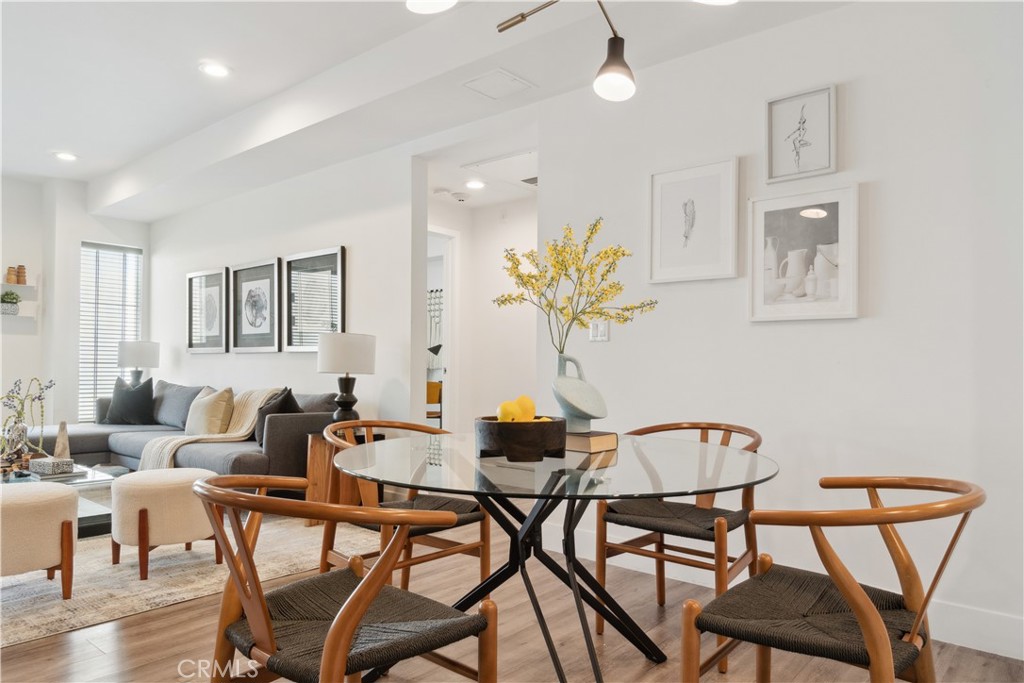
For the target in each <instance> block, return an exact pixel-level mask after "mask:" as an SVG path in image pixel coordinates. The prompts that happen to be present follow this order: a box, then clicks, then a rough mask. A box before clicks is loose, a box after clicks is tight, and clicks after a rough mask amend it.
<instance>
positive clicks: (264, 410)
mask: <svg viewBox="0 0 1024 683" xmlns="http://www.w3.org/2000/svg"><path fill="white" fill-rule="evenodd" d="M301 412H303V411H302V408H300V407H299V403H298V401H296V400H295V397H294V396H292V390H291V389H289V388H288V387H285V388H284V389H282V390H281V392H280V393H278V394H277V395H276V396H274V397H273V398H271V399H270V400H269V401H267V402H266V403H264V404H263V405H262V406H260V409H259V412H258V413H257V415H256V445H258V446H262V445H263V430H264V428H265V426H266V421H267V415H279V414H282V413H301Z"/></svg>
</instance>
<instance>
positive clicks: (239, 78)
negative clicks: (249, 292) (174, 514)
mask: <svg viewBox="0 0 1024 683" xmlns="http://www.w3.org/2000/svg"><path fill="white" fill-rule="evenodd" d="M533 6H534V4H533V3H530V2H527V3H522V2H517V3H510V2H461V3H459V5H458V6H456V8H455V9H453V10H450V11H448V12H445V13H443V14H439V15H433V16H421V15H414V14H412V13H410V12H408V11H407V10H406V9H405V7H404V3H402V2H362V3H355V2H314V3H303V2H289V3H264V2H225V3H207V2H202V3H193V2H165V3H150V2H139V3H132V2H119V3H92V2H67V3H65V2H62V3H31V2H29V3H10V2H4V3H3V4H2V6H0V11H2V39H3V44H2V59H3V74H2V75H3V83H2V87H3V92H2V96H3V148H2V149H3V159H2V161H3V172H4V173H5V174H13V175H20V176H41V177H60V178H73V179H79V180H86V181H89V193H88V194H89V208H90V209H91V210H92V211H94V212H96V213H99V214H103V215H110V216H118V217H122V218H131V219H136V220H145V221H151V220H155V219H157V218H160V217H163V216H166V215H170V214H173V213H176V212H178V211H181V210H184V209H186V208H189V207H191V206H196V205H199V204H202V203H205V202H209V201H214V200H217V199H220V198H223V197H226V196H229V195H231V194H233V193H239V192H244V191H247V190H251V189H254V188H256V187H259V186H262V185H266V184H269V183H273V182H278V181H280V180H283V179H285V178H287V177H291V176H294V175H297V174H300V173H305V172H309V171H313V170H316V169H317V168H322V167H324V166H327V165H330V164H334V163H339V162H342V161H345V160H348V159H352V158H356V157H358V156H361V155H363V154H367V153H370V152H373V151H377V150H380V149H384V148H387V147H391V146H394V145H398V144H405V143H409V142H410V141H414V140H416V141H418V143H417V145H416V146H415V149H411V152H413V153H417V154H423V155H426V156H428V157H430V158H431V159H432V162H431V166H430V169H431V174H432V175H434V174H435V169H438V170H437V171H436V172H437V173H441V172H442V171H441V170H440V169H441V168H443V167H447V169H448V170H447V171H445V172H446V173H449V172H450V173H457V171H453V169H460V168H461V166H463V165H465V164H467V163H470V162H473V161H480V160H482V159H487V158H494V157H497V156H501V155H503V154H509V153H513V152H519V151H523V150H524V146H523V142H522V139H521V137H520V136H519V132H521V131H523V130H528V129H529V124H528V122H527V123H523V122H522V121H520V122H519V123H517V125H516V126H515V129H516V130H517V131H519V132H517V133H514V134H511V135H509V136H506V137H508V138H509V140H508V142H507V146H506V147H505V148H504V149H496V148H495V145H494V144H493V143H492V144H490V146H489V148H488V149H487V151H486V152H487V153H484V151H485V150H484V149H483V147H488V145H487V143H486V140H487V139H488V138H491V137H495V136H494V130H493V126H492V129H491V130H488V129H487V126H480V125H478V124H479V122H480V121H488V120H491V119H493V118H494V117H496V116H503V115H510V113H511V115H515V116H519V115H518V114H517V112H522V111H524V109H523V108H524V107H529V105H532V104H534V103H536V102H539V101H541V100H543V99H545V98H548V97H551V96H553V95H556V94H559V93H563V92H567V91H569V90H573V89H576V88H581V87H586V86H587V85H588V84H589V82H590V81H591V79H592V78H593V75H594V73H595V72H596V70H597V68H598V67H599V66H600V64H601V62H602V61H603V60H604V51H605V45H606V41H607V38H608V37H609V32H608V27H607V26H606V25H605V24H604V20H603V18H602V17H601V14H600V11H599V10H598V8H597V5H596V3H593V2H562V3H559V4H558V5H555V6H553V7H551V8H549V9H547V10H545V11H543V12H541V13H539V14H537V15H535V16H533V17H531V18H530V19H529V20H528V21H527V22H526V23H525V24H523V25H521V26H518V27H516V28H514V29H511V30H510V31H507V32H505V33H502V34H498V33H497V31H496V30H495V26H496V24H497V23H498V22H500V21H502V20H503V19H506V18H508V17H509V16H511V15H513V14H516V13H518V12H521V11H525V10H526V9H529V8H531V7H533ZM607 7H608V10H609V13H610V14H611V17H612V19H613V21H614V22H615V25H616V28H618V30H619V32H620V34H622V35H623V37H624V38H625V39H626V57H627V60H628V61H629V63H630V65H631V66H632V67H633V69H634V71H640V70H642V69H643V68H644V67H647V66H651V65H654V64H657V63H660V62H662V61H665V60H667V59H670V58H673V57H677V56H681V55H684V54H688V53H692V52H695V51H698V50H701V49H704V48H706V47H709V46H712V45H715V44H718V43H722V42H726V41H729V40H734V39H736V38H738V37H740V36H743V35H746V34H749V33H753V32H757V31H761V30H765V29H767V28H770V27H772V26H776V25H779V24H782V23H786V22H789V21H793V20H796V19H800V18H802V17H804V16H807V15H809V14H812V13H815V12H819V11H823V10H824V9H828V6H826V4H824V3H799V2H795V3H774V2H772V3H769V2H741V3H740V4H739V5H734V6H731V7H709V6H705V5H699V4H695V3H693V2H683V1H677V2H610V3H607ZM203 58H214V59H220V60H223V61H224V62H225V63H226V64H228V65H229V66H230V67H231V68H232V69H233V73H232V75H231V76H230V77H229V78H227V79H222V80H212V79H210V78H208V77H207V76H205V75H203V74H202V73H200V72H199V71H198V69H197V64H198V62H199V60H200V59H203ZM498 68H500V69H504V70H506V71H508V72H510V73H511V74H513V75H514V76H516V77H518V78H521V79H523V80H525V81H527V82H528V83H531V84H533V85H534V86H536V87H533V88H528V89H526V90H523V91H520V92H517V93H514V94H512V95H510V96H508V97H506V98H503V99H499V100H492V99H489V98H487V97H485V96H483V95H480V94H478V93H476V92H472V91H470V90H468V89H466V88H464V87H463V86H462V84H463V83H465V82H466V81H469V80H471V79H474V78H478V77H480V76H482V75H484V74H486V73H488V72H491V71H493V70H495V69H498ZM638 87H639V91H638V97H639V96H641V95H642V92H643V80H642V73H639V74H638ZM608 106H610V107H614V106H617V105H616V104H613V103H608ZM520 118H523V117H522V116H520ZM527 118H528V117H527ZM474 126H476V128H477V129H475V130H467V132H466V134H465V136H464V139H463V140H460V139H455V138H453V137H452V135H453V134H452V133H450V131H452V130H461V129H462V128H467V129H473V128H474ZM446 131H449V133H445V132H446ZM431 136H434V137H437V138H438V139H437V140H436V141H432V137H431ZM534 136H535V133H534ZM497 137H502V136H497ZM465 140H469V141H470V142H469V143H468V144H466V143H465ZM481 141H483V142H481ZM534 144H535V143H534ZM430 145H433V146H430ZM61 149H66V150H70V151H72V152H74V153H76V154H78V155H79V156H80V160H79V161H77V162H74V163H65V162H59V161H57V160H56V159H54V158H53V157H52V156H51V153H52V152H53V151H55V150H61ZM443 182H449V181H448V180H447V179H444V180H443ZM451 182H455V180H452V181H451ZM463 182H464V181H463ZM449 189H456V188H449ZM459 189H463V190H464V188H459Z"/></svg>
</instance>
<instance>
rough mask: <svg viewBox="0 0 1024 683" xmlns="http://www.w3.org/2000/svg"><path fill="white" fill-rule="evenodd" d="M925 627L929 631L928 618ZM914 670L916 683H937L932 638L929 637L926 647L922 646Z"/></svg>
mask: <svg viewBox="0 0 1024 683" xmlns="http://www.w3.org/2000/svg"><path fill="white" fill-rule="evenodd" d="M924 628H925V630H926V631H928V630H929V629H928V619H925V621H924ZM912 669H913V672H914V681H915V682H916V683H935V660H934V659H933V658H932V639H931V638H929V639H928V640H927V641H926V642H925V644H924V647H922V648H921V652H920V654H918V655H917V659H915V660H914V666H913V667H912Z"/></svg>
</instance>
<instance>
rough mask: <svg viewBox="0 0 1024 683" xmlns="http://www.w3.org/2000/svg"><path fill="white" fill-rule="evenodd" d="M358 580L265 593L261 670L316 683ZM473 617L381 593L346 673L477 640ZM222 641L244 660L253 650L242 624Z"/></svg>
mask: <svg viewBox="0 0 1024 683" xmlns="http://www.w3.org/2000/svg"><path fill="white" fill-rule="evenodd" d="M358 584H359V579H358V578H357V577H356V575H355V574H353V573H352V572H351V571H350V570H348V569H339V570H336V571H331V572H327V573H326V574H319V575H317V576H313V577H310V578H308V579H302V580H301V581H296V582H294V583H290V584H288V585H287V586H282V587H281V588H277V589H274V590H272V591H268V592H267V594H266V598H267V607H268V609H269V610H270V620H271V623H272V624H273V628H274V637H275V638H276V640H277V647H278V651H277V653H275V654H274V655H272V656H271V657H270V659H269V660H268V662H267V668H268V669H269V670H270V671H272V672H274V673H276V674H278V675H279V676H283V677H285V678H287V679H288V680H291V681H296V683H318V681H319V680H320V658H321V655H322V653H323V644H324V639H325V638H326V637H327V631H328V629H330V627H331V622H332V621H334V618H335V616H337V614H338V611H339V610H340V609H341V606H342V605H343V604H344V602H345V600H346V599H347V598H348V596H349V595H351V594H352V592H353V591H354V590H355V589H356V586H357V585H358ZM485 628H487V620H486V619H485V618H484V617H482V616H481V615H479V614H465V613H463V612H460V611H458V610H456V609H453V608H451V607H449V606H448V605H444V604H442V603H439V602H435V601H434V600H431V599H429V598H425V597H423V596H422V595H417V594H416V593H409V592H407V591H403V590H400V589H398V588H395V587H393V586H384V587H383V589H382V590H381V592H380V594H379V595H378V596H377V598H376V599H375V600H374V601H373V604H372V605H370V608H369V610H367V612H366V614H365V616H364V617H363V620H362V621H361V622H360V624H359V628H358V629H357V630H356V634H355V638H354V639H353V642H352V649H351V650H350V652H349V657H348V665H347V668H346V671H345V673H346V674H350V673H355V672H358V671H366V670H368V669H373V668H375V667H387V666H389V665H391V664H394V663H395V662H398V661H400V660H403V659H407V658H409V657H415V656H417V655H421V654H424V653H426V652H431V651H433V650H436V649H438V648H440V647H444V646H445V645H450V644H452V643H454V642H457V641H459V640H462V639H463V638H467V637H469V636H475V635H478V634H479V633H480V632H481V631H483V630H484V629H485ZM225 634H226V635H227V638H228V640H230V641H231V643H232V644H233V645H234V646H235V647H236V648H237V649H238V650H239V652H242V653H243V654H245V655H248V653H249V652H250V650H251V649H252V647H253V645H254V642H255V641H254V640H253V637H252V632H251V631H250V630H249V624H248V622H247V621H246V619H245V618H242V619H240V620H238V621H236V622H235V623H233V624H231V625H230V626H228V627H227V629H226V631H225Z"/></svg>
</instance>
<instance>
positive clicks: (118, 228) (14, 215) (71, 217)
mask: <svg viewBox="0 0 1024 683" xmlns="http://www.w3.org/2000/svg"><path fill="white" fill-rule="evenodd" d="M85 188H86V186H85V184H84V183H80V182H75V181H68V180H47V181H45V182H44V183H42V184H36V183H30V182H26V181H22V180H16V179H13V178H4V179H3V191H4V206H3V222H4V226H3V250H4V256H3V259H4V261H8V260H9V261H11V262H14V261H17V262H18V263H24V264H25V265H26V267H27V268H28V270H29V277H30V278H32V277H34V276H38V278H39V282H40V283H41V287H42V290H41V302H40V307H41V313H40V316H39V319H38V321H37V325H36V327H35V329H34V330H32V331H31V332H32V333H29V334H17V335H16V334H6V333H5V334H4V335H3V342H4V344H3V381H4V383H5V384H10V383H12V382H13V381H14V380H15V379H17V378H19V377H21V378H24V379H28V378H31V377H33V376H38V377H41V378H42V379H43V380H44V381H45V380H47V379H53V380H54V381H55V386H54V389H53V391H52V392H50V393H49V394H48V402H47V406H46V408H47V411H46V421H47V422H48V423H52V422H58V421H60V420H67V421H69V422H77V421H78V311H79V300H80V297H79V280H80V277H79V276H80V270H81V247H82V242H98V243H101V244H115V245H123V246H131V247H138V248H140V249H142V250H143V252H144V254H147V253H148V249H149V231H148V229H147V226H146V225H145V224H143V223H137V222H134V221H124V220H119V219H114V218H95V217H93V216H90V215H88V214H87V213H86V211H85ZM147 263H148V262H147V257H146V256H144V257H143V289H142V300H143V310H142V319H143V323H142V330H143V338H144V339H145V338H146V332H147V307H146V301H147V290H146V284H145V283H146V281H147V276H146V268H147ZM19 322H20V321H19ZM6 329H7V328H6V327H5V330H6ZM18 331H19V332H22V331H23V328H22V327H21V326H20V325H19V330H18Z"/></svg>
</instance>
